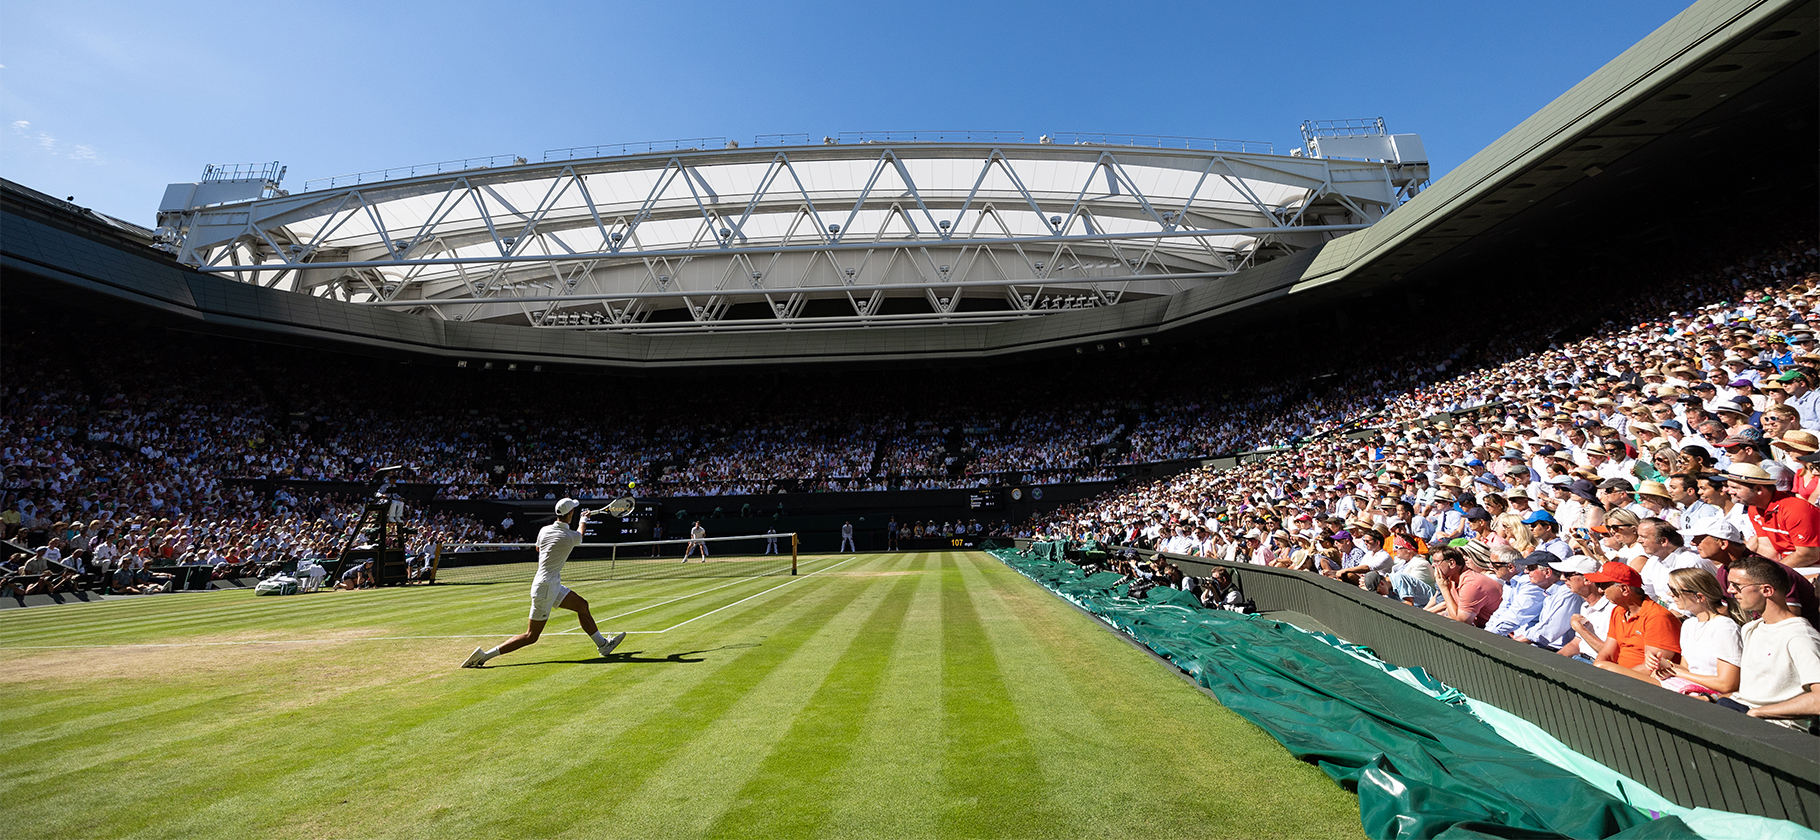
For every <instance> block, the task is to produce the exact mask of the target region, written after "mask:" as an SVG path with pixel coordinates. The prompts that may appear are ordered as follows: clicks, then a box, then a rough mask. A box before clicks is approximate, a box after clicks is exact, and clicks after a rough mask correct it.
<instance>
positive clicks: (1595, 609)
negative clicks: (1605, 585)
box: [1580, 598, 1617, 654]
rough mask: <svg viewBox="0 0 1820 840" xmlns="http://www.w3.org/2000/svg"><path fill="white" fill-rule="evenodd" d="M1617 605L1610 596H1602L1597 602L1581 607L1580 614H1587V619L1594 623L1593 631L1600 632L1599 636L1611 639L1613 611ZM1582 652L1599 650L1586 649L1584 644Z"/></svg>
mask: <svg viewBox="0 0 1820 840" xmlns="http://www.w3.org/2000/svg"><path fill="white" fill-rule="evenodd" d="M1615 606H1617V605H1616V604H1613V603H1612V602H1611V599H1610V598H1600V599H1599V603H1597V604H1590V605H1585V606H1582V607H1580V614H1581V615H1583V616H1586V620H1587V621H1588V622H1589V623H1591V624H1592V628H1593V632H1595V633H1598V634H1599V638H1601V639H1609V638H1611V612H1612V608H1613V607H1615ZM1580 652H1581V653H1589V654H1590V653H1597V651H1588V650H1586V649H1585V646H1584V645H1582V646H1581V649H1580Z"/></svg>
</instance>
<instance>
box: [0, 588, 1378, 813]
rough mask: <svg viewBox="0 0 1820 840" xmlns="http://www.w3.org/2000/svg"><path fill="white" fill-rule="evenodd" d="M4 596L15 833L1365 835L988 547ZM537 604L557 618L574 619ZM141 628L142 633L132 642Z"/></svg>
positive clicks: (0, 696) (1196, 697) (1196, 695)
mask: <svg viewBox="0 0 1820 840" xmlns="http://www.w3.org/2000/svg"><path fill="white" fill-rule="evenodd" d="M802 572H803V574H802V576H799V577H795V578H791V577H789V576H788V575H787V574H786V575H785V576H782V577H776V576H768V577H759V578H734V579H712V578H708V579H651V580H636V581H612V582H599V583H579V584H577V585H576V586H575V589H576V590H577V591H579V592H580V593H581V594H582V595H583V596H584V597H586V598H588V599H589V600H590V601H591V602H592V603H593V608H594V613H595V615H596V616H597V617H598V618H599V619H600V620H601V626H602V628H603V629H605V630H608V631H616V630H626V631H632V635H631V636H630V637H629V638H628V639H627V640H626V643H625V644H624V645H623V646H622V647H621V648H620V649H619V650H618V651H616V652H615V653H614V655H613V656H612V657H610V658H607V659H602V658H600V657H599V656H597V655H596V654H595V651H594V649H593V646H592V645H591V643H589V641H588V640H587V638H586V637H584V636H581V635H579V633H576V632H569V633H566V634H563V635H550V634H548V633H547V634H546V635H545V637H544V639H543V641H541V642H539V643H538V644H537V645H534V646H532V647H530V648H528V649H526V650H523V651H519V652H517V653H514V654H510V655H508V656H505V657H501V658H500V659H498V660H495V661H494V662H493V663H491V664H490V665H489V666H488V667H486V668H484V669H478V670H462V669H459V668H457V667H456V666H457V665H458V664H460V662H461V660H462V658H463V657H464V656H465V655H466V654H467V653H468V651H470V650H472V649H473V648H474V647H475V646H476V645H480V644H483V643H484V644H485V645H487V646H491V645H492V644H495V643H497V642H499V641H501V640H503V639H504V638H505V637H506V636H508V635H510V634H511V633H514V632H517V631H518V630H521V629H523V626H524V615H525V611H526V609H527V608H528V598H527V595H526V592H525V589H526V587H525V586H523V585H521V584H517V583H514V584H493V585H438V586H434V587H412V588H405V589H389V590H376V591H364V592H328V593H315V594H306V595H299V596H292V597H281V598H255V597H254V596H253V595H252V593H251V592H249V591H226V592H214V593H198V594H185V595H168V596H152V597H147V598H137V599H130V600H119V601H109V602H104V603H98V604H76V605H69V606H56V607H36V608H31V609H20V610H10V611H7V612H5V613H0V681H3V682H4V687H3V688H0V732H4V733H5V738H4V739H0V801H5V802H6V803H7V807H6V822H7V830H6V834H7V836H8V837H13V838H26V837H58V838H67V837H125V836H132V837H236V838H241V837H297V838H317V837H569V836H573V837H641V838H643V837H650V838H658V837H766V838H789V837H1056V838H1082V837H1132V838H1157V837H1341V836H1345V837H1356V836H1360V834H1361V831H1360V823H1359V815H1358V805H1357V800H1356V799H1355V798H1354V796H1353V795H1352V794H1350V793H1348V792H1346V791H1345V790H1343V789H1341V788H1340V787H1338V786H1337V785H1335V784H1334V783H1333V782H1332V781H1330V780H1329V779H1328V778H1327V777H1326V776H1325V775H1323V774H1322V773H1321V772H1320V771H1319V770H1318V769H1316V768H1315V767H1313V766H1311V765H1307V764H1303V763H1301V762H1298V761H1296V760H1294V759H1292V758H1291V757H1290V756H1289V755H1288V754H1287V753H1286V752H1285V751H1284V750H1283V749H1282V748H1281V747H1280V746H1279V745H1278V744H1277V743H1276V742H1275V741H1273V740H1271V739H1270V737H1269V736H1267V735H1265V734H1264V733H1263V732H1262V731H1260V730H1258V729H1257V728H1256V727H1254V726H1252V725H1251V724H1250V723H1247V722H1246V721H1244V720H1242V719H1241V718H1239V717H1238V716H1237V715H1234V714H1232V713H1230V712H1228V711H1226V710H1225V709H1224V708H1222V707H1220V706H1219V705H1218V704H1216V703H1214V702H1213V701H1212V700H1209V699H1208V698H1207V697H1206V696H1205V695H1203V694H1201V693H1200V692H1198V691H1196V690H1195V689H1194V688H1193V687H1192V686H1190V685H1188V684H1187V683H1185V682H1184V681H1182V680H1181V679H1179V678H1178V677H1177V676H1175V675H1174V674H1172V673H1170V671H1169V670H1168V669H1167V668H1166V667H1165V666H1163V665H1161V664H1159V663H1157V662H1156V661H1154V660H1152V659H1151V658H1149V657H1148V656H1146V655H1144V654H1143V653H1141V652H1140V651H1137V650H1135V649H1133V648H1131V647H1130V646H1129V645H1127V644H1125V643H1124V642H1123V641H1121V640H1119V639H1118V638H1116V637H1115V636H1113V635H1112V634H1110V633H1107V632H1105V631H1103V630H1101V629H1100V628H1099V626H1098V625H1097V624H1096V623H1095V622H1094V620H1092V619H1090V618H1088V617H1086V616H1084V615H1082V614H1080V613H1079V612H1077V611H1075V610H1074V609H1073V608H1072V607H1070V606H1068V605H1067V604H1066V603H1065V602H1063V601H1061V600H1060V599H1058V598H1056V597H1055V596H1053V595H1051V594H1049V593H1048V592H1046V591H1044V590H1043V589H1041V588H1040V587H1038V586H1037V585H1035V584H1034V583H1032V582H1030V581H1029V580H1026V579H1025V578H1023V577H1021V576H1020V575H1018V574H1017V573H1015V572H1013V571H1012V570H1010V569H1008V568H1006V567H1005V566H1004V565H1002V564H1000V563H999V562H998V561H997V560H994V559H993V558H991V557H990V556H988V555H985V554H983V553H973V552H966V553H962V552H943V553H902V554H888V555H879V554H866V555H842V556H836V557H827V556H812V557H806V558H804V561H803V563H802ZM574 627H575V624H574V620H573V617H572V616H571V615H570V614H568V613H566V612H562V611H559V612H558V614H557V615H556V616H554V617H553V618H552V621H551V623H550V632H551V633H555V632H558V631H573V630H574ZM147 645H161V646H158V647H150V646H147Z"/></svg>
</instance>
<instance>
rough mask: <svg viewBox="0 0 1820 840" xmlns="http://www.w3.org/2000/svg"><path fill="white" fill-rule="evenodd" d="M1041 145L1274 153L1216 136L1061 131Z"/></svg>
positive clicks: (1271, 147)
mask: <svg viewBox="0 0 1820 840" xmlns="http://www.w3.org/2000/svg"><path fill="white" fill-rule="evenodd" d="M1043 142H1047V143H1053V144H1055V145H1058V146H1146V147H1150V148H1156V149H1193V150H1195V151H1200V152H1245V153H1250V154H1259V155H1274V154H1276V146H1275V144H1272V143H1270V142H1268V141H1264V140H1222V139H1220V138H1217V137H1175V136H1171V135H1166V134H1094V133H1083V132H1078V131H1062V132H1057V133H1055V134H1051V135H1045V140H1044V141H1043Z"/></svg>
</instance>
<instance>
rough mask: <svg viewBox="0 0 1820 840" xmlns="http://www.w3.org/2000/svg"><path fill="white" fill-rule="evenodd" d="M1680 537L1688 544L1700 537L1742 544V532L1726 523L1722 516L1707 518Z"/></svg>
mask: <svg viewBox="0 0 1820 840" xmlns="http://www.w3.org/2000/svg"><path fill="white" fill-rule="evenodd" d="M1681 536H1682V538H1684V539H1686V540H1687V541H1689V542H1693V541H1695V540H1698V539H1700V538H1701V537H1718V538H1719V539H1722V540H1730V541H1732V542H1735V543H1742V542H1744V532H1743V531H1740V530H1738V526H1736V525H1733V524H1732V523H1731V522H1728V521H1726V519H1725V518H1724V517H1722V516H1709V517H1707V518H1706V519H1703V520H1701V521H1700V524H1698V525H1695V526H1694V527H1692V528H1688V529H1686V530H1684V531H1682V532H1681Z"/></svg>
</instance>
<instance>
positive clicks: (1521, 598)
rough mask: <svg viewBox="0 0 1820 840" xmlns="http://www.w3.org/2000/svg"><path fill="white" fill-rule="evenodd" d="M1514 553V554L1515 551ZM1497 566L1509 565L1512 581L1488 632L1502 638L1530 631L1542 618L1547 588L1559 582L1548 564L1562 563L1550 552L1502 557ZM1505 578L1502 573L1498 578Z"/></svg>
mask: <svg viewBox="0 0 1820 840" xmlns="http://www.w3.org/2000/svg"><path fill="white" fill-rule="evenodd" d="M1498 548H1499V549H1502V548H1504V547H1503V546H1499V547H1498ZM1494 550H1496V549H1494ZM1511 551H1512V553H1514V549H1513V550H1511ZM1498 562H1499V563H1501V564H1502V563H1508V564H1509V567H1508V568H1509V571H1510V575H1511V577H1510V578H1509V579H1508V580H1506V581H1505V590H1504V597H1503V601H1502V602H1501V603H1500V604H1499V605H1498V608H1497V609H1496V610H1495V611H1493V612H1492V614H1491V617H1490V618H1488V619H1486V620H1485V629H1486V630H1487V631H1489V632H1491V633H1496V634H1497V635H1500V636H1509V635H1512V634H1513V633H1515V632H1516V631H1518V630H1520V629H1523V628H1527V627H1529V626H1530V625H1531V624H1532V623H1534V622H1535V620H1536V619H1537V618H1540V617H1541V615H1542V605H1543V602H1544V601H1546V600H1547V599H1548V586H1551V585H1553V584H1554V582H1555V580H1556V578H1555V576H1554V569H1552V568H1550V567H1549V565H1548V564H1550V563H1556V562H1560V560H1559V558H1557V557H1555V556H1554V555H1553V554H1550V553H1549V552H1546V551H1537V552H1535V553H1533V554H1529V555H1527V556H1523V557H1500V558H1498ZM1502 575H1503V571H1502V569H1501V570H1500V572H1499V576H1500V577H1502ZM1541 580H1546V581H1547V583H1546V584H1544V583H1541V582H1539V581H1541Z"/></svg>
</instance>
